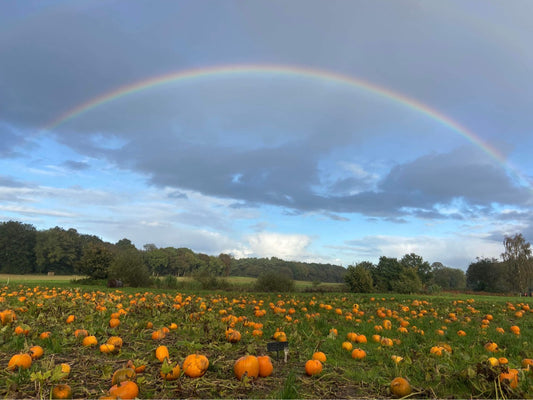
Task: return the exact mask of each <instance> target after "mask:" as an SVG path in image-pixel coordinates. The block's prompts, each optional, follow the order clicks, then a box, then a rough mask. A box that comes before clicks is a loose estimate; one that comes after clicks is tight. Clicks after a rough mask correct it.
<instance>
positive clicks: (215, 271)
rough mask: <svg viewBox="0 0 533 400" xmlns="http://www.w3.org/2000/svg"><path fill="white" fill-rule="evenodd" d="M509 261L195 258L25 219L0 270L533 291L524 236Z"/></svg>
mask: <svg viewBox="0 0 533 400" xmlns="http://www.w3.org/2000/svg"><path fill="white" fill-rule="evenodd" d="M503 245H504V252H503V253H502V254H501V260H497V259H494V258H492V259H487V258H476V261H473V262H472V263H471V264H470V265H469V266H468V269H467V271H466V273H465V272H464V271H463V270H461V269H456V268H450V267H446V266H444V265H443V264H442V263H440V262H434V263H432V264H430V263H429V262H427V261H425V260H424V259H423V258H422V257H420V256H419V255H416V254H413V253H411V254H406V255H405V256H403V257H402V258H401V259H396V258H390V257H385V256H382V257H380V258H379V262H378V263H377V264H374V263H371V262H369V261H364V262H361V263H358V264H356V265H351V266H348V267H347V268H344V267H342V266H339V265H332V264H320V263H306V262H298V261H285V260H282V259H279V258H276V257H271V258H240V259H235V258H234V257H232V256H231V255H230V254H224V253H221V254H219V255H217V256H214V255H207V254H203V253H195V252H194V251H192V250H191V249H188V248H184V247H164V248H158V247H157V246H156V245H155V244H145V245H144V246H143V249H142V250H139V249H137V248H136V247H135V246H134V245H133V244H132V242H131V241H130V240H129V239H126V238H124V239H121V240H119V241H118V242H116V243H109V242H106V241H103V240H102V239H100V238H99V237H97V236H94V235H85V234H80V233H78V232H77V231H76V229H72V228H70V229H63V228H60V227H55V228H51V229H47V230H37V229H36V228H35V227H34V226H32V225H30V224H24V223H21V222H17V221H7V222H1V223H0V273H8V274H9V273H11V274H41V273H48V272H53V273H55V274H64V275H71V274H79V275H84V276H88V277H89V278H90V279H94V280H103V279H110V278H112V279H123V280H124V281H125V283H126V284H129V285H131V286H142V285H143V284H144V283H146V282H149V280H150V277H168V276H171V277H178V276H191V277H194V276H211V277H226V276H244V277H254V278H255V277H261V276H263V275H265V274H276V276H279V277H282V276H283V277H285V278H287V279H291V280H302V281H311V282H316V283H321V282H332V283H346V284H347V286H348V287H349V290H351V291H353V292H369V293H370V292H399V293H414V292H422V291H423V292H426V293H428V292H429V293H431V292H436V291H440V290H465V289H467V290H473V291H483V292H506V293H522V294H531V290H532V289H533V258H532V255H531V246H530V244H529V243H528V242H526V240H525V239H524V238H523V236H522V235H521V234H516V235H514V236H510V237H505V238H504V240H503Z"/></svg>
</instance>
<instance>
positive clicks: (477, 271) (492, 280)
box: [466, 258, 511, 292]
mask: <svg viewBox="0 0 533 400" xmlns="http://www.w3.org/2000/svg"><path fill="white" fill-rule="evenodd" d="M506 273H507V268H506V266H505V265H504V264H503V263H501V262H498V260H496V259H494V258H492V259H491V258H478V259H477V261H476V262H473V263H471V264H470V265H469V266H468V270H467V271H466V285H467V287H468V288H470V289H472V290H475V291H484V292H508V291H509V290H510V289H511V288H510V286H509V283H508V281H507V279H506Z"/></svg>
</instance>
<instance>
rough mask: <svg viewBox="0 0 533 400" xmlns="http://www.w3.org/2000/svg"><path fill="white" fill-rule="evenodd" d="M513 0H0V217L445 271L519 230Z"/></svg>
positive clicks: (528, 186) (526, 120) (527, 135)
mask: <svg viewBox="0 0 533 400" xmlns="http://www.w3.org/2000/svg"><path fill="white" fill-rule="evenodd" d="M532 14H533V3H532V2H531V1H529V0H523V1H521V0H516V1H513V2H487V1H485V0H479V1H472V0H457V1H453V0H446V1H440V0H436V1H421V0H420V1H415V0H401V1H382V0H373V1H366V0H365V1H359V0H353V1H315V0H304V1H299V0H293V1H277V0H269V1H264V0H259V1H244V0H243V1H231V0H227V1H202V0H195V1H174V0H172V1H165V0H160V1H148V0H147V1H138V0H129V1H113V0H108V1H84V0H78V1H75V2H73V1H46V2H43V1H31V0H28V1H23V2H18V1H4V2H0V59H1V60H2V61H1V62H0V221H9V220H15V221H20V222H23V223H28V224H32V225H33V226H35V227H36V228H37V229H39V230H44V229H49V228H52V227H55V226H60V227H63V228H65V229H67V228H74V229H77V230H78V232H80V233H83V234H91V235H96V236H99V237H101V238H102V239H103V240H106V241H109V242H113V243H115V242H117V241H118V240H120V239H122V238H128V239H130V240H131V241H132V242H133V243H134V244H135V245H136V246H137V247H138V248H139V249H142V248H143V245H145V244H148V243H153V244H155V245H156V246H158V247H167V246H173V247H188V248H190V249H192V250H193V251H195V252H202V253H207V254H212V255H218V254H220V253H229V254H232V255H233V256H234V257H236V258H240V257H279V258H283V259H286V260H298V261H305V262H324V263H333V264H339V265H343V266H347V265H353V264H355V263H358V262H361V261H371V262H377V261H378V260H379V257H380V256H386V257H397V258H401V257H402V256H403V255H404V254H408V253H416V254H418V255H420V256H422V257H423V258H424V260H426V261H429V262H430V263H433V262H441V263H442V264H444V265H446V266H449V267H453V268H460V269H463V270H466V269H467V267H468V265H469V264H470V263H471V262H473V261H475V260H476V257H495V258H499V257H500V254H501V253H502V252H503V250H504V249H503V240H504V237H505V236H510V235H515V234H517V233H522V234H523V235H524V237H525V238H526V240H528V241H530V240H533V161H532V159H531V149H532V148H533V134H532V128H531V127H532V126H533V113H532V112H531V110H532V109H533V80H531V69H532V67H533V25H532V24H531V20H530V16H531V15H532Z"/></svg>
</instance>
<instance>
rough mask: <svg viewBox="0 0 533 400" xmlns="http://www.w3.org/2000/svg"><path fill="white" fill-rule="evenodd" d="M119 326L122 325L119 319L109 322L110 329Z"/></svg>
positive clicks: (112, 319)
mask: <svg viewBox="0 0 533 400" xmlns="http://www.w3.org/2000/svg"><path fill="white" fill-rule="evenodd" d="M119 325H120V319H118V318H111V319H110V320H109V327H111V328H116V327H117V326H119Z"/></svg>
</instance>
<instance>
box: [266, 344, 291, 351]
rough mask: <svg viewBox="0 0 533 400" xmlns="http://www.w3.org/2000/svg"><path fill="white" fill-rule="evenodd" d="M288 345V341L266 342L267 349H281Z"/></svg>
mask: <svg viewBox="0 0 533 400" xmlns="http://www.w3.org/2000/svg"><path fill="white" fill-rule="evenodd" d="M287 347H289V342H270V343H267V351H281V350H284V349H286V348H287Z"/></svg>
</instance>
